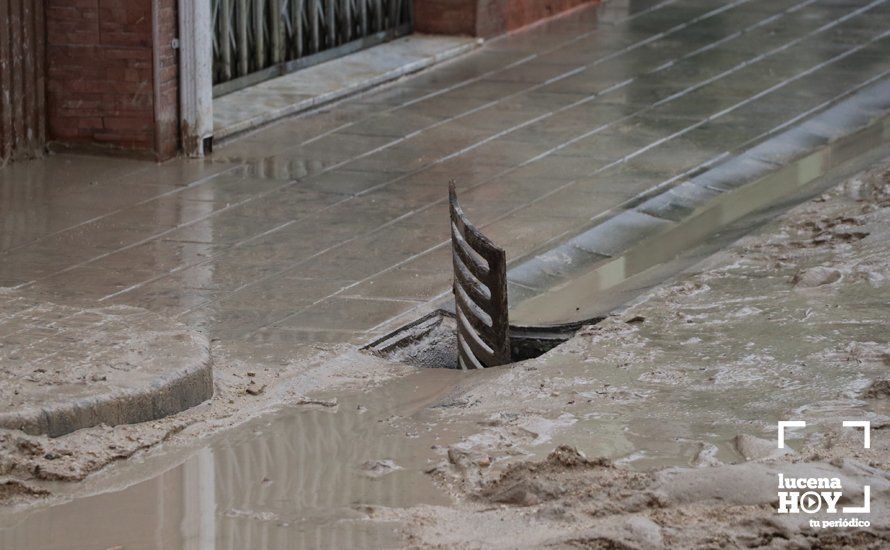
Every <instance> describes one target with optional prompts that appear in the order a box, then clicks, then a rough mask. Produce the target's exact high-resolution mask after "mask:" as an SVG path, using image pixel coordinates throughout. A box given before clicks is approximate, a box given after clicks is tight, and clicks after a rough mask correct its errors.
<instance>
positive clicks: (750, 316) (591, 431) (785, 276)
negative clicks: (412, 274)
mask: <svg viewBox="0 0 890 550" xmlns="http://www.w3.org/2000/svg"><path fill="white" fill-rule="evenodd" d="M885 166H886V165H885ZM888 257H890V171H888V169H887V168H886V167H885V168H882V169H876V170H873V171H871V172H868V173H865V174H862V175H860V176H858V177H855V178H852V179H850V180H849V181H847V182H845V183H844V185H843V186H841V187H839V188H837V189H835V190H834V191H832V192H831V193H828V194H826V195H824V196H822V197H819V198H817V199H816V200H813V201H810V202H807V203H805V204H802V205H800V206H799V207H797V208H795V209H794V210H792V211H791V212H789V213H788V214H787V215H785V216H783V217H782V218H781V219H779V220H777V221H776V222H774V223H772V224H771V225H770V226H768V227H767V228H766V229H765V230H764V231H762V232H760V233H759V234H758V235H753V236H750V237H746V238H744V239H743V240H741V241H739V242H737V243H736V244H734V245H733V246H731V247H730V248H728V249H727V250H725V251H723V252H721V253H719V254H717V255H715V256H713V257H711V258H709V259H708V260H707V261H706V262H704V263H703V264H699V265H698V266H697V267H696V268H695V271H694V272H689V273H686V274H683V275H681V276H680V277H678V278H677V279H676V280H675V281H673V282H671V283H668V284H665V285H663V286H660V287H658V288H656V289H655V290H654V291H652V292H650V293H648V294H646V295H645V296H643V297H642V298H641V299H640V300H638V302H637V303H635V304H634V305H632V306H630V307H628V308H627V309H625V310H624V311H622V312H621V314H619V315H614V316H612V317H609V318H607V319H606V320H604V321H602V322H601V323H599V324H598V325H595V326H592V327H587V328H584V329H582V330H581V331H580V332H579V333H578V335H577V336H576V337H575V338H573V339H571V340H570V341H568V342H567V343H565V344H563V345H561V346H560V347H558V348H556V349H554V350H552V351H551V352H549V353H547V354H545V355H543V356H541V357H539V358H537V359H534V360H530V361H524V362H520V363H517V364H514V365H512V366H509V367H502V368H492V369H486V370H484V371H479V372H472V373H462V372H459V371H454V370H451V369H418V368H416V367H411V366H408V365H405V364H403V363H397V362H392V361H386V360H384V359H382V358H378V357H372V356H370V355H368V354H365V353H360V352H358V351H355V350H346V349H342V348H337V349H327V350H325V349H320V350H317V353H316V354H315V355H307V356H306V357H303V358H295V359H294V363H293V364H288V365H276V366H272V365H268V366H264V365H262V364H258V365H246V364H240V363H237V364H236V363H232V362H228V361H227V360H226V359H225V358H226V353H225V350H224V349H223V350H214V352H215V353H216V357H219V360H218V362H217V365H218V371H217V376H216V394H215V396H214V398H213V399H212V400H211V402H210V403H208V404H206V405H203V406H201V407H197V408H195V409H192V410H190V411H186V412H185V413H181V414H179V415H176V416H174V417H171V418H168V419H166V420H163V421H157V422H152V423H145V424H141V425H136V426H121V427H117V428H107V427H100V428H91V429H88V430H80V431H78V432H75V433H74V434H70V435H68V436H64V437H61V438H56V439H49V438H45V437H33V436H23V435H21V434H17V433H15V432H9V431H7V432H3V433H2V434H0V448H2V451H3V455H2V456H3V458H2V462H0V468H2V470H0V471H2V473H3V474H4V475H5V476H6V477H5V478H4V479H3V482H2V485H0V498H2V499H3V500H4V502H5V503H6V506H5V510H4V512H3V514H0V547H3V548H35V547H40V548H54V547H60V548H63V547H66V546H65V545H66V544H68V545H78V544H79V545H80V546H89V547H100V548H106V547H115V546H122V547H125V548H144V547H165V548H167V547H170V548H177V547H191V546H189V545H192V544H194V546H195V547H203V545H207V546H208V547H210V546H213V547H215V548H232V549H235V548H261V547H268V548H292V547H314V548H343V547H404V546H417V547H442V548H455V547H456V548H478V547H510V548H513V547H541V546H544V547H547V546H550V547H557V548H559V547H592V548H657V547H660V546H664V547H672V548H687V547H704V548H722V547H748V546H771V547H823V548H834V547H839V546H849V547H861V548H878V547H886V546H887V545H888V544H890V514H888V506H890V475H888V468H890V440H888V438H887V433H888V431H890V390H888V388H890V377H888V366H890V331H888V330H887V328H888V323H887V319H888V304H890V262H888ZM408 351H409V352H410V353H409V355H410V354H414V355H416V352H417V351H418V350H408ZM384 382H386V383H385V384H384ZM270 411H277V412H275V414H273V415H266V416H261V417H259V418H256V417H258V416H260V415H261V414H262V413H268V412H270ZM249 418H255V419H254V420H253V421H251V422H248V423H247V424H244V422H245V420H246V419H249ZM788 419H798V420H805V421H806V422H807V427H806V429H803V430H789V431H788V432H787V433H786V442H787V445H788V447H789V448H788V449H787V451H781V450H779V449H778V448H777V446H776V436H777V433H776V421H778V420H788ZM844 419H856V420H869V421H870V422H871V448H869V449H864V448H863V447H862V443H863V432H862V431H861V430H857V429H849V428H843V427H842V426H841V420H844ZM239 424H240V425H241V427H240V428H237V429H234V430H233V429H230V428H232V427H233V426H237V425H239ZM162 441H166V443H165V444H164V445H161V446H158V445H157V443H159V442H162ZM146 449H147V450H146ZM125 457H130V458H129V460H126V461H121V462H120V463H119V464H117V465H116V466H115V467H113V468H105V469H104V470H103V471H101V472H98V473H93V475H88V474H90V473H91V472H96V470H99V469H101V468H102V467H103V466H105V465H106V464H108V463H110V462H112V461H115V460H117V459H120V458H125ZM778 474H783V475H784V476H793V477H825V478H838V479H839V480H841V482H842V484H843V497H842V499H841V501H840V504H841V505H844V506H854V505H859V503H861V502H862V500H863V499H864V487H865V486H869V487H870V498H871V512H870V513H869V514H861V515H860V519H866V520H868V521H870V527H868V528H821V527H819V528H814V527H810V525H809V523H808V520H810V519H818V520H823V519H826V518H827V519H835V518H836V517H837V516H834V517H831V516H829V515H827V514H822V515H820V514H816V515H813V516H808V515H804V514H798V515H779V514H777V513H776V505H777V476H778ZM74 480H81V481H78V482H76V483H74V482H73V481H74ZM35 503H36V504H38V505H39V507H36V508H35ZM54 545H55V546H54Z"/></svg>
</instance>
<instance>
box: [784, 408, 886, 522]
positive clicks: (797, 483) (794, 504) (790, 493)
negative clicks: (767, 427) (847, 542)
mask: <svg viewBox="0 0 890 550" xmlns="http://www.w3.org/2000/svg"><path fill="white" fill-rule="evenodd" d="M806 425H807V423H806V422H804V421H803V420H781V421H779V424H778V428H779V434H778V444H779V448H780V449H784V448H785V430H787V429H791V428H805V427H806ZM843 426H844V427H845V428H862V430H863V438H862V446H863V448H865V449H868V448H870V447H871V424H870V423H869V422H868V421H867V420H844V421H843ZM843 494H844V492H843V485H842V484H841V480H840V478H837V477H786V476H785V475H784V474H779V491H778V495H779V505H778V508H777V510H776V511H777V512H778V513H780V514H800V513H804V514H816V513H819V512H823V513H826V514H837V513H838V506H837V504H838V501H839V500H840V499H841V497H842V496H843ZM862 497H863V504H862V506H843V507H841V509H840V510H841V512H840V513H842V514H868V513H870V512H871V487H869V486H868V485H863V487H862ZM869 525H870V522H868V521H863V520H860V519H859V518H842V519H837V520H823V521H818V520H810V526H811V527H868V526H869Z"/></svg>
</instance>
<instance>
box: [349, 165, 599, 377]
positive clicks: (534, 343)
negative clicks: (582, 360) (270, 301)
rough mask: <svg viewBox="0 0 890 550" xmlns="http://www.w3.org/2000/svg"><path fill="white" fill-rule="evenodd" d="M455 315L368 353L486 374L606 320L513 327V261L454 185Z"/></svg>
mask: <svg viewBox="0 0 890 550" xmlns="http://www.w3.org/2000/svg"><path fill="white" fill-rule="evenodd" d="M448 198H449V205H450V216H451V249H452V263H453V268H454V283H453V287H452V290H453V292H454V313H452V312H450V311H446V310H444V309H440V310H436V311H434V312H432V313H430V314H428V315H426V316H424V317H421V318H420V319H417V320H416V321H413V322H411V323H409V324H407V325H405V326H403V327H402V328H400V329H398V330H396V331H395V332H392V333H390V334H388V335H386V336H384V337H383V338H380V339H379V340H377V341H375V342H372V343H371V344H369V345H367V346H366V347H364V348H363V349H364V350H366V351H371V352H372V353H375V354H377V355H380V356H382V357H385V358H387V359H389V360H392V361H398V362H400V363H407V364H409V365H414V366H417V367H426V368H448V369H464V370H467V369H474V368H475V369H481V368H485V367H494V366H497V365H503V364H507V363H512V362H515V361H522V360H525V359H533V358H535V357H538V356H539V355H541V354H543V353H546V352H548V351H550V350H551V349H553V348H555V347H556V346H558V345H559V344H562V343H563V342H565V341H566V340H568V339H569V338H571V337H572V336H574V334H575V332H577V331H578V329H580V328H581V327H582V326H584V325H592V324H596V323H598V322H600V321H601V320H602V319H603V317H597V318H594V319H587V320H583V321H577V322H573V323H565V324H560V325H548V326H513V325H510V324H509V322H508V304H507V255H506V252H505V251H504V249H503V248H500V247H498V246H497V245H495V244H494V243H493V242H492V241H491V240H490V239H489V238H488V237H486V236H485V235H484V234H483V233H482V232H481V231H480V230H479V229H477V228H476V227H475V226H474V225H473V224H472V223H470V221H469V220H468V219H467V217H466V215H465V214H464V212H463V210H462V209H461V207H460V204H459V203H458V202H457V192H456V191H455V188H454V182H453V181H452V182H451V183H449V185H448Z"/></svg>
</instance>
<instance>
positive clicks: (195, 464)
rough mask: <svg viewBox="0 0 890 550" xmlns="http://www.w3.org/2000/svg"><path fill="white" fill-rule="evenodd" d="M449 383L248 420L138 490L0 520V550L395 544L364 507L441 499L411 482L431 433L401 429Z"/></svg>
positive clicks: (416, 421) (425, 483)
mask: <svg viewBox="0 0 890 550" xmlns="http://www.w3.org/2000/svg"><path fill="white" fill-rule="evenodd" d="M455 374H458V375H459V373H453V372H433V373H430V372H425V373H423V376H416V375H411V376H408V377H406V378H404V379H401V380H397V381H394V382H392V383H390V384H387V385H386V386H385V387H382V388H379V389H376V390H374V391H372V392H369V393H367V394H365V395H363V396H362V397H360V398H359V397H347V398H343V399H341V400H340V401H339V403H338V404H337V406H336V407H328V406H323V405H317V406H316V405H310V406H304V407H301V408H299V409H288V410H286V411H283V412H279V413H277V414H272V415H269V416H267V417H264V418H259V419H256V420H254V421H251V422H249V423H247V424H245V425H244V426H242V427H240V428H237V429H235V430H232V431H229V432H226V433H223V434H221V435H219V436H215V437H213V438H211V440H210V442H209V444H208V445H207V446H205V447H202V448H200V449H198V450H197V452H194V453H193V454H191V455H190V456H188V457H187V458H186V459H185V460H184V461H181V462H179V463H178V464H176V465H174V466H173V467H169V468H167V469H166V470H165V471H163V472H162V473H158V474H155V475H153V477H150V478H149V479H147V480H145V481H141V482H139V483H135V484H133V485H130V486H128V487H125V488H122V489H117V490H113V491H110V492H105V493H101V494H97V495H93V496H87V497H83V498H76V499H75V500H72V501H70V502H67V503H63V504H59V505H56V506H52V507H48V508H44V509H40V510H37V511H34V512H31V513H23V514H22V517H7V518H0V521H2V524H3V526H4V527H5V528H4V529H2V530H0V548H4V549H10V550H11V549H18V548H23V549H24V548H32V549H33V548H41V549H46V550H49V549H54V548H73V547H76V548H100V549H106V548H125V549H127V550H131V549H141V548H186V549H191V548H217V549H219V548H231V549H244V548H345V547H353V548H367V547H381V546H391V545H397V544H398V540H399V539H397V538H396V533H395V531H394V526H393V525H391V524H386V523H382V522H377V521H375V522H372V521H368V519H367V518H368V508H367V507H373V506H394V507H399V506H409V505H413V504H420V503H427V504H446V503H448V502H450V499H449V498H448V497H447V496H445V495H444V494H443V493H442V492H441V491H440V490H439V489H437V488H436V487H435V486H434V485H433V483H432V481H431V479H430V478H429V476H426V475H425V474H424V473H423V470H424V469H426V468H427V467H428V465H429V464H430V462H431V461H432V460H434V459H435V455H434V453H433V451H432V450H431V449H430V447H431V446H432V445H433V444H435V442H436V440H437V436H438V434H437V433H436V432H435V431H434V430H432V429H429V430H417V429H416V428H415V429H411V428H408V427H407V426H409V425H410V426H414V427H416V426H423V425H424V424H425V423H424V422H423V418H422V417H423V415H424V411H427V410H428V408H427V406H428V405H429V404H430V403H431V402H434V401H435V400H437V399H441V398H442V396H443V395H444V394H445V393H447V391H449V390H451V389H452V387H453V384H454V382H455V381H456V380H459V376H458V377H455ZM127 467H129V466H123V468H127ZM135 468H137V469H138V466H136V467H135ZM127 473H129V474H131V477H136V476H133V475H132V474H133V472H127Z"/></svg>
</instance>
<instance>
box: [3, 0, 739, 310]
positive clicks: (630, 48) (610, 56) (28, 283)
mask: <svg viewBox="0 0 890 550" xmlns="http://www.w3.org/2000/svg"><path fill="white" fill-rule="evenodd" d="M751 1H753V0H736V1H735V2H733V3H732V4H729V5H727V6H722V7H720V8H717V9H715V10H711V11H710V12H706V13H705V14H702V15H700V16H697V17H695V18H693V19H692V20H690V21H689V22H687V23H682V24H680V25H676V26H675V27H673V29H674V30H672V32H677V30H682V29H683V28H686V27H687V26H688V25H691V24H694V22H699V21H701V20H704V19H706V18H708V17H711V16H713V15H716V14H719V13H722V12H724V11H726V10H727V9H730V8H733V7H736V6H738V5H741V4H743V3H748V2H751ZM668 4H669V3H668V2H665V3H663V4H662V6H663V5H668ZM659 9H660V8H659ZM653 11H654V10H653ZM596 31H597V29H593V30H591V31H589V33H587V34H588V35H589V34H593V33H595V32H596ZM655 36H658V37H659V38H663V37H664V36H666V34H665V33H664V32H661V33H657V34H656V35H655ZM650 38H651V37H648V38H646V39H644V41H643V42H645V43H649V42H650V40H649V39H650ZM642 45H645V44H642ZM642 45H641V46H642ZM564 46H565V44H563V45H559V46H556V47H554V48H552V49H551V50H545V51H544V52H541V54H535V56H539V55H546V54H547V53H550V52H552V51H556V50H558V49H559V48H561V47H564ZM641 46H636V44H632V45H630V46H627V47H625V48H623V49H620V50H618V51H616V52H612V53H610V54H607V55H606V56H604V57H602V58H598V59H597V60H594V61H593V62H591V63H589V64H587V65H585V67H587V68H589V67H591V66H594V65H596V64H599V63H600V62H604V61H606V60H609V59H614V58H615V57H617V56H618V55H623V54H624V53H627V52H629V51H633V49H636V48H637V47H641ZM532 58H533V57H532ZM529 60H531V59H529ZM503 70H506V68H500V69H498V70H496V71H491V72H490V73H491V74H496V73H497V72H500V71H503ZM484 76H485V75H480V77H474V78H473V79H469V80H466V81H463V82H462V83H458V85H455V87H453V88H452V89H457V88H458V87H460V86H462V85H467V84H469V83H471V82H476V81H479V80H483V79H484ZM550 80H551V81H552V80H553V79H550ZM548 82H550V81H548ZM550 83H552V82H550ZM543 85H545V84H544V83H539V84H537V85H534V86H532V87H530V88H527V89H524V90H520V91H519V92H516V93H514V94H508V95H507V96H504V97H501V98H499V99H498V100H495V101H492V102H489V103H488V104H485V105H482V106H480V107H477V108H475V109H472V110H470V111H468V112H465V113H462V114H460V115H456V116H455V117H450V118H448V119H445V120H442V121H439V122H437V123H435V124H433V125H431V126H429V127H427V128H425V129H422V130H419V131H418V132H417V134H419V133H420V132H422V131H423V130H428V129H430V128H433V127H438V126H440V125H443V124H446V123H448V122H452V121H453V120H456V119H458V118H460V117H463V116H468V115H469V114H473V113H475V112H478V111H479V110H483V109H485V108H488V107H490V106H492V105H494V104H497V103H498V102H500V101H504V100H506V99H509V98H511V97H515V96H518V95H521V94H523V93H527V92H528V91H530V90H533V89H537V88H540V87H541V86H543ZM440 91H441V90H437V92H440ZM442 93H445V92H442ZM594 96H596V94H594ZM425 97H426V96H425ZM428 97H433V96H432V95H430V96H428ZM405 105H407V104H405ZM400 107H401V106H397V107H394V108H393V109H391V110H390V112H394V111H396V110H398V108H400ZM385 112H386V111H385ZM368 118H371V117H366V119H368ZM363 120H365V119H363ZM350 124H352V123H350ZM334 131H336V130H334ZM417 134H415V135H417ZM328 135H329V134H328ZM321 137H322V136H316V138H313V140H314V139H320V138H321ZM313 140H309V141H306V142H303V143H302V144H301V145H299V146H296V147H295V148H298V147H301V146H303V145H306V144H308V143H310V142H311V141H313ZM404 141H405V137H402V138H399V139H397V140H395V141H394V142H391V143H390V144H387V145H385V146H381V147H378V148H376V149H374V150H372V151H370V152H366V153H363V154H361V155H358V156H355V157H352V158H350V159H348V160H346V161H343V162H341V163H339V164H335V165H332V166H330V167H327V168H326V169H324V170H322V171H320V172H318V173H316V174H313V175H312V176H310V177H309V178H307V180H311V179H312V178H313V177H318V176H320V175H321V174H324V173H327V172H329V171H331V170H334V169H336V168H338V167H341V166H343V165H345V164H348V163H349V162H353V161H355V160H358V159H360V158H363V157H365V156H368V155H370V154H373V153H376V152H380V151H381V150H384V149H385V148H386V147H389V146H393V145H395V144H398V143H403V142H404ZM468 150H470V149H468ZM286 151H287V150H285V151H283V152H282V153H281V154H283V153H285V152H286ZM435 164H436V163H431V164H430V165H428V166H425V167H423V168H421V169H419V170H417V171H416V172H412V173H408V174H406V175H405V176H404V177H409V176H411V175H414V174H415V173H419V172H420V171H422V170H424V169H426V168H428V167H429V166H434V165H435ZM242 166H243V165H237V166H233V167H230V168H229V169H227V170H226V172H227V171H233V170H236V169H238V168H239V167H242ZM217 175H219V174H214V175H210V176H207V177H205V178H203V179H202V180H199V181H198V182H194V186H197V185H200V184H201V183H204V182H206V181H207V180H209V179H212V178H213V177H215V176H217ZM404 177H402V178H395V179H394V180H391V181H389V182H385V183H384V184H381V185H380V186H376V187H372V188H370V189H368V190H366V191H367V192H371V191H373V190H376V189H380V188H382V187H383V186H385V185H388V184H391V183H395V182H397V181H400V180H401V179H404ZM300 181H301V180H292V181H289V182H287V183H285V184H283V185H281V186H278V187H276V188H274V189H271V190H269V191H267V192H264V193H259V194H257V195H255V196H252V197H248V198H246V199H244V200H243V201H241V202H239V203H236V204H230V205H227V206H226V207H223V208H221V209H219V210H215V211H213V212H211V213H210V214H208V215H207V216H204V217H202V218H198V219H196V220H192V221H190V222H186V223H183V224H180V225H177V226H175V227H173V228H170V229H168V230H166V231H163V232H161V233H159V234H156V235H153V236H150V237H146V238H145V239H142V240H140V241H137V242H135V243H131V244H130V245H127V246H124V247H121V248H119V249H116V250H112V251H109V252H107V253H105V254H102V255H99V256H95V257H93V258H90V259H88V260H85V261H83V262H79V263H76V264H73V265H70V266H67V267H66V268H63V269H61V270H59V271H56V272H54V273H51V274H49V275H46V276H44V277H40V278H38V279H34V280H31V281H26V282H23V283H20V284H18V285H16V286H14V287H12V288H13V289H15V290H19V289H22V288H26V287H28V286H31V285H33V284H34V283H36V282H38V281H39V280H43V279H46V278H49V277H52V276H55V275H59V274H62V273H66V272H68V271H71V270H73V269H77V268H78V267H82V266H83V265H86V264H89V263H91V262H95V261H97V260H100V259H102V258H105V257H107V256H109V255H110V254H113V253H115V252H121V251H124V250H129V249H130V248H133V247H136V246H140V245H142V244H145V243H147V242H150V241H152V240H154V239H156V238H160V237H163V236H164V235H166V234H169V233H171V232H173V231H176V230H179V229H182V228H185V227H189V226H190V225H193V224H195V223H199V222H201V221H203V220H205V219H208V218H210V217H212V216H215V215H217V214H219V213H222V212H225V211H226V210H228V209H230V208H234V207H237V206H242V205H243V204H246V203H248V202H250V201H252V200H255V199H258V198H262V197H264V196H267V195H269V194H271V193H274V192H276V191H280V190H282V189H286V188H288V187H290V186H292V185H295V184H297V183H300ZM303 181H305V180H303ZM192 186H193V185H192V184H190V185H188V186H184V187H183V188H182V189H174V190H171V191H168V192H166V193H164V194H162V195H159V196H156V197H153V198H150V199H146V200H145V201H141V202H140V203H136V204H134V205H131V206H128V207H125V208H123V209H119V210H118V211H116V212H114V213H117V212H119V211H122V210H126V209H127V208H132V207H133V206H139V205H141V204H145V203H148V202H151V201H153V200H157V199H158V198H162V197H165V196H170V195H173V194H175V193H179V192H182V191H184V190H186V189H189V188H191V187H192ZM362 194H364V193H358V194H356V195H353V196H350V197H347V198H345V199H344V200H343V201H340V202H337V203H334V204H332V205H330V206H329V207H326V208H325V209H322V210H321V211H324V210H326V209H330V208H333V207H334V206H337V205H339V204H342V203H343V202H346V201H347V200H350V199H352V198H354V197H357V196H361V195H362ZM114 213H109V214H106V215H103V216H100V217H99V218H98V219H101V218H102V217H106V216H110V215H113V214H114ZM84 223H87V222H84ZM79 225H80V224H78V226H79ZM75 227H77V226H75ZM47 237H48V236H43V237H41V238H40V239H37V240H35V241H32V242H36V241H39V240H42V239H44V238H47ZM120 293H121V292H119V293H118V294H120ZM103 299H104V298H103ZM103 299H100V301H102V300H103Z"/></svg>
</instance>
